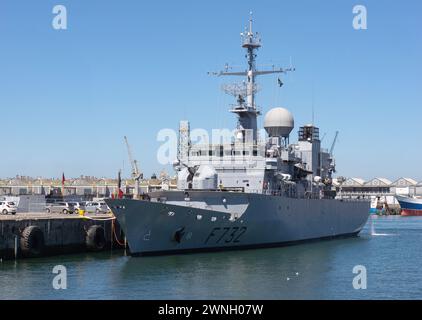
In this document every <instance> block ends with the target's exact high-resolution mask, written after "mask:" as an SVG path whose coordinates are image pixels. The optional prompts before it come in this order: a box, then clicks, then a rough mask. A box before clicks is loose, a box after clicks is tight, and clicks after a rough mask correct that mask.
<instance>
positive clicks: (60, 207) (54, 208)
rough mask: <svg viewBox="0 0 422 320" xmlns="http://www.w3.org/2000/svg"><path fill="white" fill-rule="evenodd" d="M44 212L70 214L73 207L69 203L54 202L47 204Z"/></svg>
mask: <svg viewBox="0 0 422 320" xmlns="http://www.w3.org/2000/svg"><path fill="white" fill-rule="evenodd" d="M45 211H46V212H47V213H53V212H56V213H64V214H72V213H73V212H74V211H75V208H74V207H73V205H71V204H70V203H69V202H55V203H48V204H47V205H46V206H45Z"/></svg>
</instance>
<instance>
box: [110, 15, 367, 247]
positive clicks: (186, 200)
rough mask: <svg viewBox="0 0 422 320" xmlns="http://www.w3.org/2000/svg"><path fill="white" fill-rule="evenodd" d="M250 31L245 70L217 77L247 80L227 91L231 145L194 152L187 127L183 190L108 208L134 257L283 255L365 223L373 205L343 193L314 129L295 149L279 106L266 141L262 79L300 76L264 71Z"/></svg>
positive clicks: (304, 131) (303, 132) (308, 128)
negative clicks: (283, 249) (237, 252)
mask: <svg viewBox="0 0 422 320" xmlns="http://www.w3.org/2000/svg"><path fill="white" fill-rule="evenodd" d="M252 23H253V21H252V17H251V18H250V20H249V26H248V27H247V28H245V32H243V33H241V38H242V42H241V45H242V47H243V48H244V49H245V50H246V58H247V69H246V70H244V71H239V72H236V71H233V70H232V69H231V68H229V67H228V66H227V65H226V67H225V69H224V70H223V71H221V72H217V73H213V74H215V75H216V76H242V77H244V80H243V82H241V83H238V84H233V85H227V86H225V87H224V88H223V90H224V91H226V93H229V94H232V95H233V96H235V97H236V104H234V105H233V107H232V108H231V110H230V111H231V112H232V113H234V114H235V115H236V116H237V119H238V123H237V127H236V129H235V130H234V134H233V136H232V140H231V141H229V142H227V141H225V142H221V143H218V144H193V143H192V142H191V138H190V125H189V122H187V121H181V122H180V126H179V138H178V151H177V155H178V156H177V160H176V161H175V163H174V168H175V170H176V172H177V190H161V191H155V192H151V193H148V194H144V195H142V196H141V197H140V198H139V197H137V196H138V195H135V196H134V198H133V199H129V198H124V199H107V200H105V201H106V202H107V204H108V206H109V207H110V209H111V210H112V212H113V214H114V215H115V217H116V219H117V220H118V222H119V224H120V226H121V227H122V229H123V231H124V233H125V236H126V239H127V243H128V245H129V249H130V252H131V254H132V255H154V254H173V253H185V252H193V251H218V250H228V249H241V248H261V247H275V246H282V245H287V244H292V243H298V242H304V241H310V240H319V239H332V238H337V237H351V236H356V235H358V234H359V233H360V231H361V230H362V228H363V227H364V225H365V224H366V222H367V220H368V217H369V209H370V203H369V201H366V200H362V199H361V200H351V199H342V198H341V196H339V195H337V194H336V191H335V188H334V186H333V174H334V173H335V162H334V158H333V155H332V153H330V152H329V151H327V150H325V149H323V148H321V140H320V138H319V129H318V128H317V127H316V126H314V125H313V124H311V125H304V126H302V127H300V128H299V130H298V141H297V142H296V143H292V144H290V141H289V138H290V134H291V132H292V130H293V129H294V118H293V115H292V113H291V112H290V111H288V110H287V109H285V108H273V109H271V110H270V111H268V112H267V113H266V115H265V119H264V128H265V131H266V133H267V134H266V136H265V137H264V138H262V139H261V138H260V135H259V132H258V127H257V117H258V116H259V115H260V114H261V112H260V110H259V107H258V106H257V105H256V102H255V94H256V92H257V90H258V87H257V84H256V78H257V77H258V76H261V75H268V74H277V73H279V74H283V73H287V72H289V71H294V68H292V67H291V68H276V67H273V68H272V69H270V70H259V69H258V68H257V66H256V57H257V55H256V52H257V50H258V49H259V48H260V47H261V38H260V36H259V34H258V33H257V32H254V31H253V29H252ZM278 81H279V84H280V86H281V85H282V82H281V80H278Z"/></svg>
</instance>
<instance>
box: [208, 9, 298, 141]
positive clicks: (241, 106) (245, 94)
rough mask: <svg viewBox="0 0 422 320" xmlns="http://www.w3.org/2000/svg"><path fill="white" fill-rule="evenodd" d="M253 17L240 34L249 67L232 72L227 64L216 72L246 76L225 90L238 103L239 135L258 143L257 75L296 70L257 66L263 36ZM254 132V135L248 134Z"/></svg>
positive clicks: (216, 73)
mask: <svg viewBox="0 0 422 320" xmlns="http://www.w3.org/2000/svg"><path fill="white" fill-rule="evenodd" d="M252 27H253V19H252V12H251V13H250V18H249V28H246V29H245V31H244V32H242V33H241V34H240V36H241V39H242V48H244V49H246V59H247V63H248V69H247V70H246V71H241V72H231V71H229V69H231V68H230V67H229V66H228V65H226V67H225V70H224V71H220V72H214V73H212V74H213V75H216V76H244V77H246V80H245V81H243V82H242V83H235V84H229V85H225V86H223V90H224V91H225V92H226V93H227V94H231V95H233V96H235V97H236V99H237V105H236V106H235V107H234V108H233V109H231V110H230V111H231V112H233V113H235V114H237V116H238V126H237V131H238V134H237V137H238V138H240V139H241V140H242V141H243V142H249V143H250V142H252V143H253V144H256V143H257V139H258V130H257V116H258V115H260V114H261V113H260V111H259V110H258V107H257V106H256V103H255V94H256V93H257V91H258V87H257V85H256V83H255V77H256V76H259V75H266V74H274V73H287V72H289V71H294V70H295V69H294V68H292V67H291V68H288V69H283V68H275V66H273V69H272V70H258V69H257V68H256V57H257V54H256V51H257V50H258V49H259V48H260V47H261V37H260V35H259V33H258V32H255V33H254V32H253V28H252ZM248 132H250V133H252V135H250V134H248ZM239 134H240V135H239Z"/></svg>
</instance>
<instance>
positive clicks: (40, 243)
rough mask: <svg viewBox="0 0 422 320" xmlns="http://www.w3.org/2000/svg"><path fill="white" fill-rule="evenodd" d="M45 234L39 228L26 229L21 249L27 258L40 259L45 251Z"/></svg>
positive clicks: (22, 235) (21, 238) (23, 233)
mask: <svg viewBox="0 0 422 320" xmlns="http://www.w3.org/2000/svg"><path fill="white" fill-rule="evenodd" d="M44 245H45V244H44V233H43V232H42V230H41V229H40V228H39V227H37V226H29V227H26V228H25V229H24V230H23V232H22V233H21V237H20V249H21V252H22V254H23V256H25V257H38V256H40V255H42V253H43V251H44Z"/></svg>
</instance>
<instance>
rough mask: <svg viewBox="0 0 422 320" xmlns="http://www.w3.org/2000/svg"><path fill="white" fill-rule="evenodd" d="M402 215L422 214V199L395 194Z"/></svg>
mask: <svg viewBox="0 0 422 320" xmlns="http://www.w3.org/2000/svg"><path fill="white" fill-rule="evenodd" d="M396 199H397V201H398V202H399V203H400V207H401V215H402V216H422V199H420V198H410V197H404V196H396Z"/></svg>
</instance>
